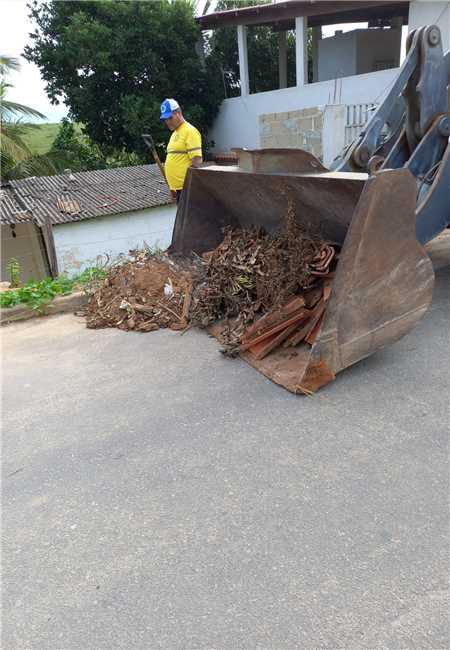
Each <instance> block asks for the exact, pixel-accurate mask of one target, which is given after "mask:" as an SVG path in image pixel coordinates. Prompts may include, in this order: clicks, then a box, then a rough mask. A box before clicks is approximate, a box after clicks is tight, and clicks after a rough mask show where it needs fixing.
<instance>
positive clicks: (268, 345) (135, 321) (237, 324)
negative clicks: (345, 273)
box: [86, 212, 337, 359]
mask: <svg viewBox="0 0 450 650" xmlns="http://www.w3.org/2000/svg"><path fill="white" fill-rule="evenodd" d="M336 252H337V249H336V248H335V247H333V246H332V245H330V244H327V243H325V242H323V241H322V240H321V239H320V238H311V237H307V236H306V235H305V234H304V233H303V232H302V230H301V228H300V227H299V226H298V224H297V222H296V221H295V218H294V215H293V213H292V212H291V213H290V214H288V217H287V219H286V224H285V229H284V231H283V232H281V233H278V234H276V235H269V234H267V233H266V232H264V231H263V230H261V229H259V228H256V227H255V228H249V229H247V230H242V229H233V228H227V229H225V231H224V239H223V241H222V243H221V244H220V245H219V246H218V247H217V248H216V249H214V250H213V251H210V252H208V253H205V254H204V255H203V256H202V257H198V256H194V257H193V259H192V260H190V261H189V262H188V261H186V260H178V259H172V258H169V256H168V255H167V254H162V255H159V256H153V255H150V254H149V253H148V252H135V253H134V256H133V257H132V259H131V260H130V261H127V262H125V263H122V264H119V265H117V266H113V267H112V268H111V269H110V271H109V273H108V276H107V277H106V279H105V280H104V281H103V283H102V285H101V286H100V287H99V288H98V289H97V291H96V292H95V293H94V294H93V295H92V296H91V298H90V301H89V304H88V307H87V313H86V316H87V326H88V327H91V328H98V327H118V328H119V329H123V330H135V331H141V332H150V331H153V330H157V329H159V328H160V327H170V328H171V329H175V330H181V329H185V328H187V327H188V326H189V325H193V326H197V327H203V328H205V327H209V326H212V325H214V324H217V323H220V327H219V329H215V331H214V334H215V335H217V336H218V338H219V340H220V341H221V343H222V344H223V350H222V351H223V352H225V353H226V354H229V355H232V356H233V355H235V354H238V353H246V352H248V353H249V354H252V355H253V356H254V357H255V358H256V359H262V358H264V357H265V356H267V355H268V354H270V353H271V352H272V351H274V350H275V349H277V348H278V347H280V346H283V347H286V346H292V347H294V346H297V345H298V344H299V343H300V342H303V341H306V342H307V343H310V344H312V343H313V342H314V341H315V338H316V336H317V333H318V331H319V329H320V325H321V321H322V318H323V314H324V311H325V305H326V302H327V300H328V299H329V297H330V294H331V281H332V276H333V269H334V265H335V261H336V257H337V256H336Z"/></svg>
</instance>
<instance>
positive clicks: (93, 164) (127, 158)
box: [52, 117, 144, 171]
mask: <svg viewBox="0 0 450 650" xmlns="http://www.w3.org/2000/svg"><path fill="white" fill-rule="evenodd" d="M52 153H62V154H68V155H69V156H70V157H71V161H72V169H75V170H78V171H88V170H93V169H110V168H113V167H127V166H132V165H141V164H143V162H144V160H143V158H142V156H139V155H137V154H135V153H127V152H126V151H123V150H122V151H117V150H114V151H112V152H110V153H109V155H106V154H105V153H104V152H103V151H102V148H101V147H99V146H98V145H97V144H94V143H93V142H92V140H91V139H90V138H89V136H87V135H85V134H83V133H80V131H79V129H78V130H77V129H76V127H75V124H74V123H73V122H71V121H70V120H69V119H68V118H67V117H64V118H63V119H62V120H61V125H60V127H59V131H58V134H57V136H56V138H55V140H54V142H53V145H52Z"/></svg>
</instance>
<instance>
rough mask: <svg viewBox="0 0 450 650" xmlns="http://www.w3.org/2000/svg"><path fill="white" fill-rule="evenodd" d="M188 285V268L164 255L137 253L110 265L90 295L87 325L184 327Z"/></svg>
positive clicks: (150, 328)
mask: <svg viewBox="0 0 450 650" xmlns="http://www.w3.org/2000/svg"><path fill="white" fill-rule="evenodd" d="M191 286H192V278H191V274H190V272H189V270H187V269H186V268H185V267H183V268H181V267H180V265H178V264H176V263H175V262H173V261H172V260H169V259H168V257H167V256H164V255H163V256H160V257H152V256H148V255H146V254H145V253H141V254H137V255H136V256H135V258H134V259H132V260H131V261H130V262H126V263H124V264H121V265H118V266H115V267H112V268H111V269H110V271H109V273H108V276H107V277H106V278H105V280H104V281H103V283H102V285H101V286H100V287H99V288H98V289H97V291H96V292H95V293H94V294H93V295H92V296H91V298H90V300H89V303H88V306H87V311H86V321H87V326H88V327H90V328H101V327H117V328H119V329H122V330H136V331H141V332H151V331H153V330H157V329H159V328H160V327H170V328H171V329H184V328H185V327H186V326H187V324H188V320H187V315H188V314H187V309H186V299H187V297H188V296H189V295H190V287H191ZM183 308H184V311H183Z"/></svg>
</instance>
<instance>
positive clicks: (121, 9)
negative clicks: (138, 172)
mask: <svg viewBox="0 0 450 650" xmlns="http://www.w3.org/2000/svg"><path fill="white" fill-rule="evenodd" d="M28 7H29V9H30V17H31V18H32V19H33V20H34V21H35V22H36V24H37V29H36V31H35V33H34V34H32V35H31V36H32V38H33V41H34V42H33V44H32V45H30V46H27V47H26V48H25V53H24V56H25V58H26V59H27V60H28V61H32V62H34V63H35V64H37V65H38V67H39V69H40V71H41V76H42V78H43V79H44V81H45V83H46V91H47V94H48V96H49V98H50V100H51V101H52V103H55V104H57V103H59V102H60V101H64V103H65V104H66V105H67V106H68V107H69V109H70V115H71V117H72V119H73V120H74V121H76V122H81V123H83V125H84V128H85V130H86V133H87V134H88V135H89V137H90V138H91V139H92V141H93V142H95V143H96V144H98V145H100V146H101V147H102V150H104V151H106V150H108V149H109V148H111V149H114V148H115V149H119V150H121V149H123V148H125V149H126V150H128V151H142V152H144V151H145V147H144V145H143V142H142V139H141V134H142V133H143V132H145V131H146V130H147V129H149V130H150V132H151V133H152V134H153V136H154V139H155V141H156V142H157V143H161V142H166V141H167V136H168V134H167V131H166V130H165V127H164V125H163V124H161V123H160V120H159V113H160V104H161V101H162V100H163V99H164V98H165V97H175V98H176V99H177V100H178V101H179V102H180V104H181V106H182V107H183V111H184V113H185V116H186V118H187V119H189V120H192V121H193V122H194V123H195V124H196V126H197V127H198V128H200V130H201V131H202V132H203V133H205V132H206V131H207V128H208V127H209V126H210V125H211V123H212V120H213V118H214V117H215V115H216V112H217V110H218V106H219V103H220V99H221V95H220V77H219V76H218V74H217V73H216V71H215V70H214V69H213V66H207V67H206V68H204V67H203V66H202V63H201V61H200V58H199V56H198V54H197V51H196V45H197V42H198V40H199V37H200V30H199V28H198V26H197V24H196V23H195V20H194V9H193V4H192V3H191V2H189V1H187V0H174V1H172V2H170V1H169V0H156V1H152V2H139V1H136V0H130V1H123V0H95V1H94V0H85V1H83V2H79V1H66V2H57V1H50V2H43V3H42V2H38V1H37V0H34V1H33V2H32V3H30V4H29V5H28ZM105 148H106V149H105Z"/></svg>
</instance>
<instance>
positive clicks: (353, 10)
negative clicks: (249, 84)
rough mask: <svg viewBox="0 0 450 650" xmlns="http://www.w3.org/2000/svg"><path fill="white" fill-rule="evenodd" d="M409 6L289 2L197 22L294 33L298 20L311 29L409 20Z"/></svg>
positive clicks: (355, 0)
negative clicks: (302, 18)
mask: <svg viewBox="0 0 450 650" xmlns="http://www.w3.org/2000/svg"><path fill="white" fill-rule="evenodd" d="M408 9H409V2H404V1H403V0H339V1H336V0H334V1H330V0H286V2H277V3H275V4H273V3H271V4H265V5H257V6H252V7H242V9H228V10H227V11H216V12H213V13H210V14H206V15H204V16H199V17H198V18H197V19H196V20H197V22H198V23H199V25H200V27H201V29H203V30H207V29H216V28H217V27H224V26H227V25H254V26H257V25H267V24H270V25H272V26H273V27H275V28H276V29H292V28H293V26H294V23H295V20H294V19H295V17H296V16H307V17H308V25H309V26H310V27H320V26H322V25H336V24H339V23H354V22H355V23H356V22H360V21H363V22H366V21H367V22H369V21H372V20H377V19H382V18H394V17H402V18H403V19H404V20H406V22H407V19H408Z"/></svg>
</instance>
